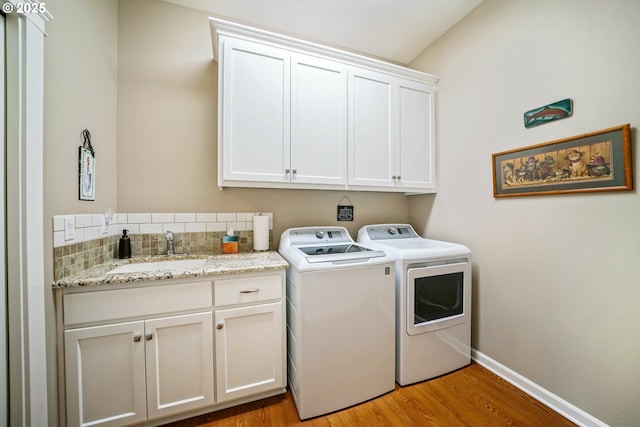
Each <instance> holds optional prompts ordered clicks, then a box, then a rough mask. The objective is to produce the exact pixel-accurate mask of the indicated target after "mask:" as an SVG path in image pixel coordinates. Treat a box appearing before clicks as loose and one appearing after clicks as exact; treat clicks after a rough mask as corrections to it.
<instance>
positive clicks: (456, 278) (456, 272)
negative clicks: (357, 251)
mask: <svg viewBox="0 0 640 427" xmlns="http://www.w3.org/2000/svg"><path fill="white" fill-rule="evenodd" d="M358 242H359V243H362V244H365V245H367V246H369V247H374V248H379V249H383V250H384V251H386V252H387V253H389V254H390V255H391V256H393V257H394V259H395V260H396V381H397V382H398V384H400V385H407V384H412V383H415V382H419V381H423V380H427V379H429V378H434V377H436V376H439V375H442V374H446V373H448V372H451V371H454V370H456V369H459V368H462V367H463V366H466V365H468V364H469V363H471V251H470V250H469V249H468V248H467V247H466V246H463V245H459V244H456V243H449V242H442V241H439V240H431V239H425V238H423V237H421V236H419V235H418V234H417V233H416V232H415V230H414V229H413V227H411V225H409V224H377V225H368V226H365V227H362V228H361V229H360V230H359V232H358Z"/></svg>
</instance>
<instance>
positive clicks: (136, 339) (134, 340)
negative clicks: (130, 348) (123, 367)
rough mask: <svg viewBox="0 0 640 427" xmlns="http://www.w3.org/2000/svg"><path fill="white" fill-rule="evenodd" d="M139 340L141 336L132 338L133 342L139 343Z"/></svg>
mask: <svg viewBox="0 0 640 427" xmlns="http://www.w3.org/2000/svg"><path fill="white" fill-rule="evenodd" d="M140 340H142V336H140V335H134V336H133V342H140Z"/></svg>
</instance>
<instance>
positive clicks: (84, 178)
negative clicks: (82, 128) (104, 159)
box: [78, 147, 96, 201]
mask: <svg viewBox="0 0 640 427" xmlns="http://www.w3.org/2000/svg"><path fill="white" fill-rule="evenodd" d="M79 149H80V150H79V156H78V158H79V174H78V182H79V190H80V193H79V197H80V200H89V201H93V200H95V199H96V158H95V157H94V155H93V154H92V153H91V150H89V149H87V148H84V147H79Z"/></svg>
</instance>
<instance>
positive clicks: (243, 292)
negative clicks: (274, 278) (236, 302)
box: [240, 288, 260, 294]
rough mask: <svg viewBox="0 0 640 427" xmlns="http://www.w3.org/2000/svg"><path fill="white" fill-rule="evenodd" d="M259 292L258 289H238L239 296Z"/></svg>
mask: <svg viewBox="0 0 640 427" xmlns="http://www.w3.org/2000/svg"><path fill="white" fill-rule="evenodd" d="M259 290H260V288H251V289H240V293H241V294H255V293H256V292H258V291H259Z"/></svg>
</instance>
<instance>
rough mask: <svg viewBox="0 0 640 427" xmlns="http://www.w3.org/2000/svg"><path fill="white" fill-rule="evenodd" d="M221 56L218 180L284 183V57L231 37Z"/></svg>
mask: <svg viewBox="0 0 640 427" xmlns="http://www.w3.org/2000/svg"><path fill="white" fill-rule="evenodd" d="M222 51H223V56H222V59H221V61H222V62H221V64H222V67H223V70H220V73H221V76H223V77H222V79H223V81H221V82H220V85H219V86H220V87H219V90H222V99H223V101H222V104H221V105H219V108H220V110H221V111H219V114H221V117H219V119H220V120H219V123H220V124H221V126H222V129H221V135H222V152H221V153H220V152H218V156H219V159H222V163H221V164H220V163H219V167H220V166H222V168H221V171H222V179H224V180H240V181H262V182H288V181H289V178H290V172H287V169H290V167H289V160H290V154H289V145H290V141H289V135H290V129H289V126H290V125H289V106H290V103H289V93H290V88H289V81H290V68H289V67H290V59H289V55H288V53H286V52H284V51H282V50H280V49H275V48H272V47H269V46H265V45H261V44H257V43H250V42H246V41H242V40H236V39H231V38H224V40H223V49H222ZM219 132H220V130H219ZM219 173H220V172H219Z"/></svg>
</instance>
